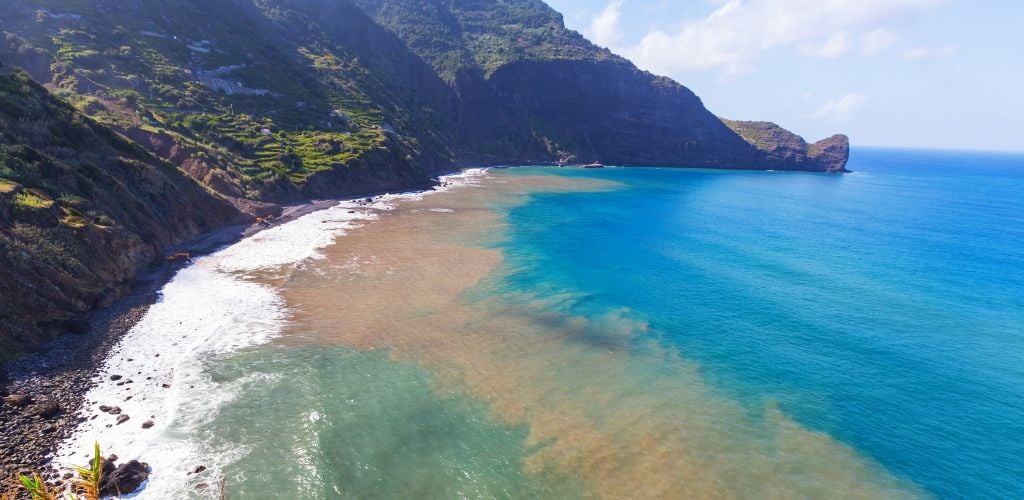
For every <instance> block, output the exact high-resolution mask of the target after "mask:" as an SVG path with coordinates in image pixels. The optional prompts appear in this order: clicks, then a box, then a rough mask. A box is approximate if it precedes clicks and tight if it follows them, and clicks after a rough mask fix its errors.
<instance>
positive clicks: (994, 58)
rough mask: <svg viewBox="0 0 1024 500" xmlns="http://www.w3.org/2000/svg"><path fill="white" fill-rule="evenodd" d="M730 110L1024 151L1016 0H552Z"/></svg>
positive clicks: (824, 131)
mask: <svg viewBox="0 0 1024 500" xmlns="http://www.w3.org/2000/svg"><path fill="white" fill-rule="evenodd" d="M547 1H548V3H549V4H550V5H551V6H552V7H554V8H555V9H557V10H559V11H560V12H562V13H563V14H564V15H565V21H566V24H567V25H569V27H570V28H573V29H576V30H578V31H580V32H581V33H583V34H584V35H586V36H587V37H588V38H590V39H591V40H593V41H594V42H595V43H597V44H598V45H601V46H605V47H609V48H611V49H612V50H613V51H615V52H616V53H618V54H621V55H624V56H626V57H628V58H629V59H631V60H633V62H635V63H636V64H637V65H638V66H640V67H641V68H643V69H646V70H650V71H652V72H654V73H657V74H661V75H667V76H670V77H673V78H675V79H676V80H678V81H679V82H680V83H682V84H684V85H686V86H688V87H690V88H691V89H693V91H694V92H696V93H697V95H699V96H701V98H702V99H703V100H704V104H705V105H706V106H707V107H708V108H709V109H710V110H711V111H712V112H714V113H716V114H718V115H719V116H723V117H727V118H734V119H748V120H770V121H774V122H777V123H779V124H780V125H782V126H784V127H786V128H789V129H791V130H793V131H795V132H797V133H799V134H801V135H803V136H804V137H805V138H807V139H810V140H817V139H821V138H824V137H827V136H829V135H831V134H833V133H835V132H843V133H846V134H848V135H850V137H851V139H852V141H853V142H854V144H855V145H863V146H868V145H871V146H902V147H927V148H951V149H990V150H1015V151H1022V150H1024V90H1022V89H1024V3H1020V1H1019V0H977V1H967V0H691V1H683V0H597V1H595V0H547Z"/></svg>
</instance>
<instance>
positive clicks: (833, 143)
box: [355, 0, 848, 172]
mask: <svg viewBox="0 0 1024 500" xmlns="http://www.w3.org/2000/svg"><path fill="white" fill-rule="evenodd" d="M355 2H356V3H357V4H358V5H359V6H360V7H361V8H362V9H363V10H365V11H366V13H367V14H369V15H370V16H371V17H373V18H374V19H375V20H376V21H377V22H378V23H379V24H380V25H381V26H384V27H385V28H387V29H388V30H390V31H391V32H393V33H394V34H395V35H396V36H399V37H401V38H402V39H403V40H404V41H405V42H406V43H407V44H408V46H409V47H410V49H411V50H412V51H414V52H415V53H416V54H418V55H419V56H420V57H422V58H423V60H425V61H427V62H428V63H430V64H431V65H432V67H433V68H434V70H435V71H436V72H437V74H438V76H439V77H440V78H442V79H444V80H445V81H447V82H449V83H450V86H451V88H452V90H453V93H454V96H455V103H456V105H455V107H454V108H453V117H452V119H453V121H454V122H455V128H456V130H457V132H458V133H457V138H458V141H457V146H456V149H457V152H458V154H457V157H458V158H459V159H460V160H463V161H483V162H496V163H501V162H505V163H514V162H524V163H529V162H533V161H537V160H543V159H548V160H549V159H551V158H557V157H559V156H565V155H574V156H575V157H576V158H577V160H580V161H591V160H601V161H604V162H606V163H612V164H620V165H658V166H677V167H678V166H687V167H710V168H733V169H777V170H810V171H824V172H842V171H844V167H845V164H846V156H847V154H848V152H847V149H848V148H847V147H846V146H844V145H843V144H844V139H843V138H841V136H836V137H834V138H831V139H828V140H826V141H823V142H822V143H819V145H808V144H807V143H806V142H805V141H804V140H803V139H801V138H800V137H798V136H796V135H794V134H792V133H790V132H788V131H785V130H783V129H781V128H780V127H778V126H775V125H772V126H771V127H769V128H770V129H771V130H770V131H768V130H765V131H761V132H757V131H756V129H758V128H759V126H756V124H754V123H752V122H726V123H725V124H723V121H721V120H719V119H718V118H717V117H715V116H714V115H713V114H712V113H711V112H709V111H708V110H707V109H705V108H704V105H703V103H701V101H700V99H699V98H698V97H697V96H696V95H694V94H693V92H691V91H690V90H689V89H687V88H686V87H683V86H682V85H680V84H678V83H677V82H675V81H672V80H671V79H668V78H664V77H658V76H655V75H652V74H650V73H647V72H644V71H641V70H639V69H637V68H636V66H634V65H633V64H632V63H630V62H629V61H627V60H625V59H623V58H621V57H618V56H616V55H615V54H612V53H611V52H609V51H607V50H606V49H602V48H599V47H597V46H595V45H593V44H592V43H590V42H589V41H587V40H586V39H585V38H583V37H582V36H580V35H579V34H578V33H576V32H574V31H571V30H568V29H566V27H565V25H564V22H563V20H562V16H561V15H560V14H558V13H557V12H555V11H554V10H552V9H551V8H550V7H548V6H547V5H546V4H544V2H541V1H539V0H517V1H497V0H474V1H458V2H450V1H446V0H416V1H414V0H355ZM734 123H736V124H738V123H746V124H748V126H747V127H746V128H747V129H754V131H755V132H757V133H755V134H753V135H756V136H757V138H758V139H759V140H755V141H751V140H749V139H748V136H747V135H744V133H742V131H741V130H738V129H737V128H736V127H732V126H731V125H729V124H734ZM765 125H767V124H765ZM748 135H751V134H748Z"/></svg>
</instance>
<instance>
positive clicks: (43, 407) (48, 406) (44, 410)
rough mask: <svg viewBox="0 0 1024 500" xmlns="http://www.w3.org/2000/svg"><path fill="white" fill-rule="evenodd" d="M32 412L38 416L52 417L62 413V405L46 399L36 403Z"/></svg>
mask: <svg viewBox="0 0 1024 500" xmlns="http://www.w3.org/2000/svg"><path fill="white" fill-rule="evenodd" d="M32 413H34V414H35V415H36V416H37V417H41V418H51V417H54V416H56V415H57V414H58V413H60V405H58V404H57V403H54V402H51V401H46V402H43V403H39V404H38V405H36V407H35V408H34V409H33V411H32Z"/></svg>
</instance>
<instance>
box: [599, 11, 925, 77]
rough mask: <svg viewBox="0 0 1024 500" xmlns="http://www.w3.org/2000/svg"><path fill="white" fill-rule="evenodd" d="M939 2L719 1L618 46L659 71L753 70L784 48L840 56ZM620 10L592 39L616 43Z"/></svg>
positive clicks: (606, 17)
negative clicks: (707, 10)
mask: <svg viewBox="0 0 1024 500" xmlns="http://www.w3.org/2000/svg"><path fill="white" fill-rule="evenodd" d="M936 1H937V0H728V1H716V2H715V3H716V4H720V6H719V7H717V8H716V9H715V10H714V11H713V12H712V13H711V14H710V15H708V16H707V17H705V18H703V19H698V20H694V21H688V22H683V23H681V24H679V25H677V26H676V27H674V28H671V29H662V28H655V29H652V30H651V31H650V32H648V33H647V34H646V35H645V36H644V37H643V39H642V40H641V41H640V42H639V43H637V44H635V45H633V46H625V47H620V46H613V47H612V48H613V49H614V50H616V51H617V52H620V53H622V54H623V55H625V56H627V57H629V58H631V59H632V60H633V61H634V62H636V63H637V65H639V66H641V67H643V68H645V69H648V70H651V71H654V72H657V73H663V74H678V73H680V72H683V71H689V70H703V69H711V68H720V69H724V70H725V71H727V72H729V73H744V72H749V71H751V70H753V69H754V66H755V63H756V62H757V61H758V59H759V58H760V57H761V55H762V54H763V53H765V52H767V51H769V50H772V49H775V48H778V47H785V46H795V47H797V48H798V49H800V51H801V52H803V53H804V54H807V55H810V56H815V57H839V56H841V55H843V54H845V53H847V52H848V51H849V50H850V49H851V47H852V40H853V34H857V33H865V32H872V30H874V31H877V30H878V28H879V25H881V24H884V23H885V22H887V21H889V20H892V19H893V18H894V17H896V16H900V15H902V14H905V13H906V12H909V11H913V10H915V9H919V8H922V7H926V6H929V5H932V4H934V3H935V2H936ZM621 6H622V4H621V3H620V2H618V1H616V2H613V3H612V4H610V5H609V7H608V8H606V9H605V10H604V11H603V12H602V13H601V14H599V15H598V16H596V17H595V18H594V19H593V22H592V23H591V35H592V36H595V38H596V37H597V33H602V35H601V36H602V37H604V35H603V34H604V33H611V34H613V35H612V36H611V39H615V37H616V36H618V35H615V34H616V33H618V32H619V16H618V14H619V12H620V9H621ZM613 7H614V8H613ZM599 21H600V22H599ZM596 27H598V28H600V29H595V28H596ZM865 36H867V35H865ZM872 36H873V37H876V38H877V37H879V36H880V35H878V34H875V35H872ZM620 38H621V37H620ZM602 39H603V40H605V41H607V40H608V39H609V38H608V37H604V38H602ZM884 41H885V40H874V42H879V43H876V45H874V46H873V48H872V50H879V49H877V47H878V46H879V45H884V44H881V43H880V42H884ZM599 43H600V42H599ZM889 43H890V44H891V43H892V42H889Z"/></svg>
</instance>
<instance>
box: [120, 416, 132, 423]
mask: <svg viewBox="0 0 1024 500" xmlns="http://www.w3.org/2000/svg"><path fill="white" fill-rule="evenodd" d="M130 418H131V417H129V416H128V415H118V416H117V425H121V424H123V423H125V422H127V421H128V419H130Z"/></svg>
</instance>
